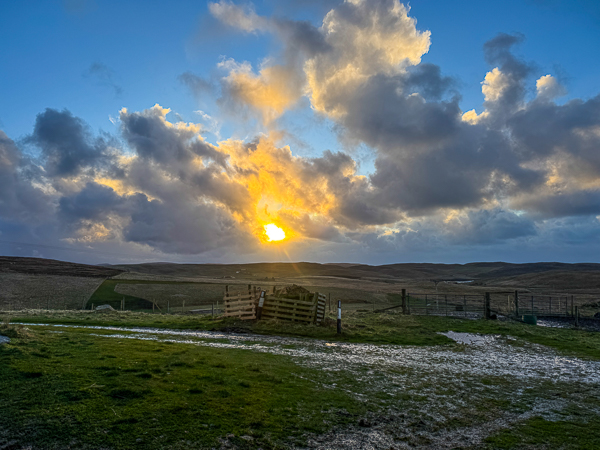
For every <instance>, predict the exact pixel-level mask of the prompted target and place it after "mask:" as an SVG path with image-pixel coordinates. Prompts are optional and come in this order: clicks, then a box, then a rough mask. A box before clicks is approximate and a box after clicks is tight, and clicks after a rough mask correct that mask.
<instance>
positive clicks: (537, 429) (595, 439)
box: [486, 414, 600, 450]
mask: <svg viewBox="0 0 600 450" xmlns="http://www.w3.org/2000/svg"><path fill="white" fill-rule="evenodd" d="M581 419H582V418H579V419H571V420H558V421H549V420H545V419H543V418H541V417H533V418H531V419H529V420H527V421H526V422H524V423H522V424H520V425H518V426H516V427H514V428H511V429H508V430H504V431H502V432H500V433H498V434H496V435H494V436H491V437H489V438H487V439H486V443H487V444H488V445H489V447H490V448H493V449H517V448H519V449H522V448H531V449H534V448H548V449H554V448H557V449H558V448H564V449H566V448H569V449H585V450H591V449H597V448H600V435H598V433H597V432H593V431H592V430H598V429H600V417H599V416H592V417H590V416H589V415H587V414H586V418H585V419H583V420H581Z"/></svg>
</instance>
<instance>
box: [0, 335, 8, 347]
mask: <svg viewBox="0 0 600 450" xmlns="http://www.w3.org/2000/svg"><path fill="white" fill-rule="evenodd" d="M9 342H10V338H7V337H6V336H0V345H2V344H8V343H9Z"/></svg>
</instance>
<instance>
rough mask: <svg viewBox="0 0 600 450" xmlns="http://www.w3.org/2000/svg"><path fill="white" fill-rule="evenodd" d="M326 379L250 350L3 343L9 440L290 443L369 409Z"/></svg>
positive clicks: (78, 337)
mask: <svg viewBox="0 0 600 450" xmlns="http://www.w3.org/2000/svg"><path fill="white" fill-rule="evenodd" d="M318 378H319V372H318V371H317V370H309V369H306V368H301V367H299V366H297V365H296V364H294V363H293V362H292V361H291V360H290V359H289V358H286V357H281V356H273V355H269V354H263V353H254V352H251V351H248V350H235V349H227V350H219V349H214V348H207V347H200V346H189V345H184V344H169V343H155V342H142V341H130V340H127V341H126V342H121V341H120V340H118V339H106V338H101V337H95V336H91V335H89V334H86V333H84V332H81V331H67V332H64V333H62V334H55V333H51V332H49V331H46V330H43V329H42V330H40V329H36V331H35V335H34V337H32V338H29V339H27V340H18V339H17V340H16V342H14V343H11V344H10V345H5V346H0V392H2V408H1V411H0V446H1V445H2V444H3V443H5V442H7V441H11V440H15V441H17V442H18V443H19V447H18V448H24V447H26V446H29V445H31V446H33V447H34V448H44V449H54V448H56V449H58V448H67V447H69V448H98V446H101V447H102V448H134V447H136V446H141V447H142V448H210V447H219V446H220V444H219V441H218V439H219V438H223V437H225V436H226V435H233V437H231V439H230V442H232V443H233V444H235V445H236V446H237V448H246V447H252V448H256V447H262V448H287V447H288V446H289V445H291V444H298V443H300V444H301V443H302V442H303V441H302V439H303V438H302V436H303V434H304V433H320V432H323V431H324V430H326V429H328V428H330V427H331V426H343V425H344V424H345V423H347V422H348V421H349V420H354V419H350V418H351V417H355V416H356V415H357V414H361V413H363V412H364V410H365V406H364V405H363V404H362V403H357V402H355V401H354V400H353V399H352V398H351V397H350V396H348V395H347V394H346V393H344V392H343V391H341V390H320V389H319V388H318V384H317V383H315V381H316V380H318ZM338 411H343V412H344V414H342V415H340V414H337V412H338ZM346 413H348V414H346ZM242 436H250V437H251V438H252V440H246V439H242V438H241V437H242ZM3 438H4V439H3ZM11 448H12V447H11Z"/></svg>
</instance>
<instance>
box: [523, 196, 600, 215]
mask: <svg viewBox="0 0 600 450" xmlns="http://www.w3.org/2000/svg"><path fill="white" fill-rule="evenodd" d="M511 207H513V208H515V209H520V210H522V211H527V212H528V213H529V214H530V215H531V216H533V217H541V218H548V217H568V216H587V215H598V214H600V190H595V191H590V190H584V191H576V192H558V193H555V194H546V195H544V194H542V193H540V194H537V195H534V196H525V198H517V199H515V200H513V201H512V202H511Z"/></svg>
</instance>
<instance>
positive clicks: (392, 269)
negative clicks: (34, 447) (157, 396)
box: [0, 256, 600, 290]
mask: <svg viewBox="0 0 600 450" xmlns="http://www.w3.org/2000/svg"><path fill="white" fill-rule="evenodd" d="M0 272H17V273H26V274H45V275H70V276H80V277H101V278H106V277H111V276H115V275H118V274H120V273H123V272H138V273H142V274H147V275H159V276H171V277H185V278H196V277H211V278H238V279H245V278H247V279H253V280H260V279H264V278H269V279H271V278H275V279H278V278H294V277H307V276H310V277H337V278H347V279H353V280H369V281H379V282H386V283H404V282H407V281H419V280H423V281H427V280H438V281H467V280H474V283H473V284H475V285H486V286H506V287H514V288H519V287H523V288H526V287H527V288H529V287H531V288H534V287H539V288H544V289H556V290H573V289H598V290H600V264H593V263H577V264H565V263H558V262H540V263H528V264H511V263H505V262H476V263H469V264H430V263H403V264H387V265H381V266H370V265H367V264H350V263H339V264H335V263H329V264H318V263H308V262H299V263H254V264H176V263H167V262H155V263H143V264H116V265H109V264H103V265H101V266H92V265H86V264H75V263H69V262H63V261H56V260H51V259H42V258H16V257H1V256H0Z"/></svg>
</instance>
